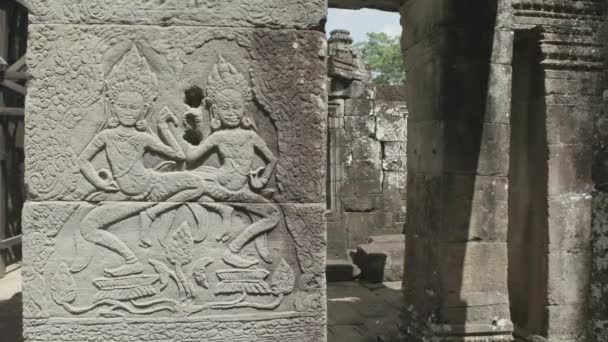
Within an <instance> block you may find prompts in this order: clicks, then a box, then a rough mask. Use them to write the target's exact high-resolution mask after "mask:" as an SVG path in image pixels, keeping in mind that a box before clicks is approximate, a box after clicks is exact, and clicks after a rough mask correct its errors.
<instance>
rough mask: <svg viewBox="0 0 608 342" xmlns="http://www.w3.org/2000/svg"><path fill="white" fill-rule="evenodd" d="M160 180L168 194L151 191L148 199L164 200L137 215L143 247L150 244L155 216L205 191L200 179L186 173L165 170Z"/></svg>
mask: <svg viewBox="0 0 608 342" xmlns="http://www.w3.org/2000/svg"><path fill="white" fill-rule="evenodd" d="M160 181H161V182H165V183H164V184H165V186H164V188H163V190H164V191H166V193H168V194H169V196H166V195H165V196H163V194H156V193H154V192H153V193H151V194H150V197H149V200H152V201H166V202H164V203H156V204H154V205H153V206H152V207H151V208H149V209H148V210H146V211H145V212H142V213H141V214H140V215H139V221H140V226H139V245H140V246H141V247H144V248H148V247H151V246H152V239H150V228H151V226H152V222H154V220H156V218H157V217H159V216H160V215H161V214H163V213H165V212H167V211H169V210H172V209H175V208H177V207H179V206H181V205H182V204H183V202H190V201H194V200H196V199H198V198H200V197H201V196H203V194H204V193H205V190H204V188H203V187H202V182H201V179H200V178H199V177H197V176H194V175H191V174H188V173H175V172H167V173H165V174H162V176H161V177H160Z"/></svg>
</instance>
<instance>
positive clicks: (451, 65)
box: [401, 0, 512, 341]
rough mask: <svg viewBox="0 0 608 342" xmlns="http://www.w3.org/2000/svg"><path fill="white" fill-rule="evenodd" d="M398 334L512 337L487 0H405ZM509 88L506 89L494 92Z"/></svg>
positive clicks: (503, 84)
mask: <svg viewBox="0 0 608 342" xmlns="http://www.w3.org/2000/svg"><path fill="white" fill-rule="evenodd" d="M401 12H402V18H403V26H404V28H405V31H404V33H403V36H402V38H403V43H402V47H403V50H404V55H405V59H406V68H407V70H408V74H407V75H408V87H407V88H408V99H407V101H408V107H409V121H408V146H407V148H408V151H407V158H408V162H407V164H408V185H407V198H408V201H407V223H406V237H407V238H406V241H407V247H406V258H405V262H406V267H405V276H404V278H405V282H404V288H405V300H406V313H405V318H406V320H405V323H406V326H405V327H404V333H405V335H406V337H405V338H406V340H408V341H410V340H412V341H419V340H426V339H429V340H434V341H435V340H439V341H510V340H512V336H511V333H512V324H511V321H510V310H509V300H508V290H507V264H508V262H507V243H506V242H507V241H506V236H507V222H508V221H507V216H508V207H507V189H508V179H507V175H508V167H509V159H508V148H509V124H508V122H509V121H508V113H509V111H510V104H509V102H508V101H506V102H496V101H495V100H496V99H498V100H500V99H501V97H502V96H504V98H506V99H508V98H509V84H510V80H509V79H508V78H507V79H504V77H505V75H506V76H507V77H508V76H509V75H510V74H509V71H510V70H509V64H510V55H509V39H510V34H509V32H508V30H506V32H502V30H497V31H495V27H498V26H497V21H498V20H501V19H500V18H499V15H502V14H503V13H502V8H501V9H499V8H497V4H496V2H495V1H472V2H466V3H463V2H460V1H441V0H409V1H406V2H405V4H404V6H403V8H402V11H401ZM502 91H506V92H507V93H506V94H501V92H502Z"/></svg>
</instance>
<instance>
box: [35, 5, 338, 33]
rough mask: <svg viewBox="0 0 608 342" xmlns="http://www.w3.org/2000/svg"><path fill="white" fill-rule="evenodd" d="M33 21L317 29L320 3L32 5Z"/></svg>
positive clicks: (322, 12)
mask: <svg viewBox="0 0 608 342" xmlns="http://www.w3.org/2000/svg"><path fill="white" fill-rule="evenodd" d="M29 5H30V10H31V12H32V14H31V20H32V22H33V23H44V24H106V23H112V24H131V25H158V26H173V25H184V26H185V25H187V26H254V27H272V28H292V27H294V28H304V29H307V28H310V29H314V28H317V27H319V25H320V24H321V21H322V20H324V19H325V16H326V11H327V4H326V1H323V0H313V1H308V0H306V1H304V0H288V1H284V0H281V1H279V0H270V1H268V0H253V1H251V0H227V1H216V0H207V1H195V0H188V1H183V0H180V1H177V0H166V1H157V0H134V1H124V0H115V1H105V0H88V1H86V2H81V1H78V0H62V1H56V2H49V1H47V0H35V1H30V2H29Z"/></svg>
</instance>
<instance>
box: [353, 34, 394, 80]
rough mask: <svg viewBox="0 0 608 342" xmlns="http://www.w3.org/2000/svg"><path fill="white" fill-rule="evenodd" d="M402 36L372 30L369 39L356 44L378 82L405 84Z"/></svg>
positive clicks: (368, 35)
mask: <svg viewBox="0 0 608 342" xmlns="http://www.w3.org/2000/svg"><path fill="white" fill-rule="evenodd" d="M400 40H401V37H398V36H397V37H391V36H389V35H387V34H386V33H383V32H370V33H368V34H367V40H365V41H363V42H359V43H356V44H355V48H357V49H359V51H361V54H362V57H363V59H364V60H365V63H366V64H367V65H368V67H369V68H370V70H371V73H372V77H373V80H374V82H375V83H377V84H390V85H405V78H406V77H405V66H404V65H403V55H402V52H401V44H400Z"/></svg>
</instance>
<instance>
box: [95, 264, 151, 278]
mask: <svg viewBox="0 0 608 342" xmlns="http://www.w3.org/2000/svg"><path fill="white" fill-rule="evenodd" d="M143 271H144V267H143V266H142V264H140V263H139V262H135V263H132V264H126V265H124V266H120V267H117V268H106V269H105V270H104V273H105V275H106V277H114V278H115V277H125V276H129V275H133V274H139V273H142V272H143Z"/></svg>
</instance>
